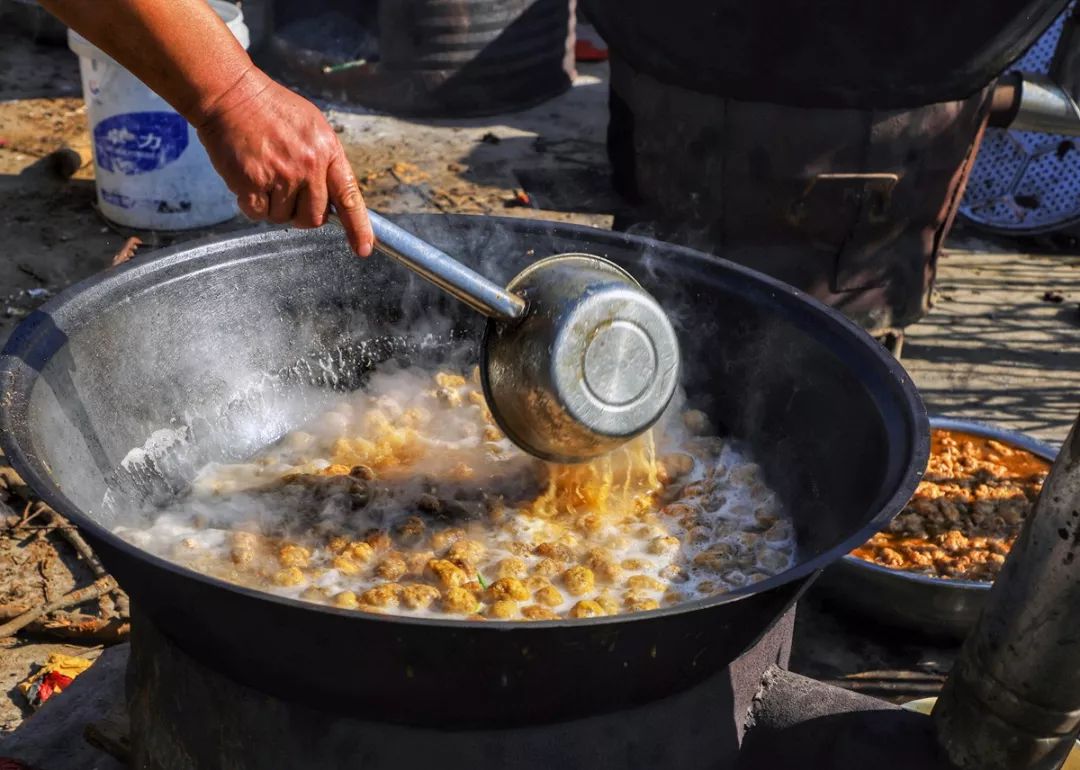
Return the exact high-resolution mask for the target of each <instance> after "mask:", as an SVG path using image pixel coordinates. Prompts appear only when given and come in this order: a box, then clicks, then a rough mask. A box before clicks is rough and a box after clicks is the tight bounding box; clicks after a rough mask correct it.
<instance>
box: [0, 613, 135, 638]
mask: <svg viewBox="0 0 1080 770" xmlns="http://www.w3.org/2000/svg"><path fill="white" fill-rule="evenodd" d="M30 609H31V608H29V607H27V606H26V605H23V604H0V621H4V620H11V619H12V618H17V617H19V616H20V615H22V614H24V613H26V612H29V611H30ZM20 630H21V631H24V632H26V633H30V634H40V635H42V636H50V637H54V638H57V639H70V640H72V641H80V642H100V643H102V644H116V643H117V642H123V641H126V640H127V637H128V632H129V631H130V630H131V624H130V621H129V620H128V618H126V617H123V616H120V617H115V618H101V617H98V616H97V615H88V614H86V613H84V612H76V613H64V614H63V616H61V617H53V618H38V619H37V620H33V621H31V622H30V623H28V624H27V625H26V626H24V627H23V628H21V629H20Z"/></svg>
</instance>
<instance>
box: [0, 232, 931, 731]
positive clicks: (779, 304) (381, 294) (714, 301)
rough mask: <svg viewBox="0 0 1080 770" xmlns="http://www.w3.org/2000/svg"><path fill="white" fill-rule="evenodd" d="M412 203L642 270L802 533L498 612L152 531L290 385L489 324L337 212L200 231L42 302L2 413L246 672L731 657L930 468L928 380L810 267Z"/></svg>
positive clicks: (541, 681) (489, 692) (97, 529)
mask: <svg viewBox="0 0 1080 770" xmlns="http://www.w3.org/2000/svg"><path fill="white" fill-rule="evenodd" d="M401 221H402V223H403V224H404V225H405V226H407V227H411V228H413V229H414V230H415V231H416V232H418V233H419V234H420V235H422V236H424V237H426V238H428V239H429V240H431V241H432V242H434V243H435V244H437V245H438V246H440V247H441V248H443V249H445V250H446V251H448V252H449V253H451V254H455V255H458V256H460V257H461V258H462V259H463V260H464V261H466V262H468V263H471V264H473V265H474V266H478V267H479V268H480V269H481V270H482V271H483V272H484V273H486V274H487V275H490V276H492V277H493V278H495V279H496V280H503V281H505V280H507V279H509V278H510V277H511V276H513V275H514V274H515V273H516V272H517V271H518V270H519V269H520V268H522V267H523V266H525V265H526V264H528V263H529V262H531V261H532V260H534V259H536V258H539V257H542V256H546V255H549V254H554V253H558V252H568V251H588V252H592V253H596V254H599V255H603V256H606V257H609V258H611V259H613V260H615V261H616V262H619V263H621V264H622V265H623V266H624V267H626V268H627V269H628V270H630V272H631V273H633V274H634V275H635V276H637V277H638V278H639V280H641V282H642V283H643V284H644V285H645V286H646V288H647V289H649V290H650V291H651V292H653V294H654V295H655V296H656V297H657V298H658V299H660V301H661V303H662V304H663V305H664V306H665V307H666V308H667V309H668V311H669V312H670V313H671V315H672V320H673V321H674V322H675V325H676V327H677V329H678V331H679V333H680V339H681V344H682V346H683V347H682V350H683V360H684V369H685V372H684V379H683V384H684V385H685V387H686V389H687V390H688V392H689V394H690V397H691V399H692V400H693V402H694V403H695V404H696V405H698V406H700V407H702V408H704V409H706V410H707V411H709V412H710V413H711V415H712V417H713V418H714V420H715V422H716V423H717V424H718V425H720V426H722V428H723V430H724V431H725V432H727V433H729V434H731V435H734V436H736V437H739V438H742V439H745V440H746V441H747V442H749V444H750V445H751V446H752V449H753V452H754V453H755V454H756V456H757V458H758V459H759V460H760V461H761V463H762V464H763V465H764V467H765V469H766V472H767V476H768V479H769V480H770V482H771V484H772V485H773V486H774V487H775V488H776V489H777V490H778V491H779V492H780V494H781V496H782V497H783V499H784V500H785V502H786V504H787V505H788V506H789V507H790V509H791V511H792V512H793V514H794V518H795V521H796V530H797V536H798V543H799V549H800V553H801V558H800V560H799V563H798V566H796V567H795V568H793V569H791V570H789V571H787V572H785V573H783V574H782V575H780V576H778V577H775V578H773V579H770V580H767V581H764V582H762V583H759V584H757V585H754V586H752V587H749V588H746V589H744V590H740V591H736V592H734V593H731V594H728V595H726V596H723V597H717V598H712V599H707V600H703V601H698V602H694V603H689V604H685V605H682V606H679V607H676V608H671V609H664V610H659V611H655V612H650V613H645V614H636V615H630V616H622V617H613V618H600V619H593V620H579V621H573V622H563V621H551V622H541V623H502V622H447V621H442V620H428V619H405V618H390V617H382V616H372V615H366V614H361V613H357V612H350V611H345V610H338V609H334V608H330V607H324V606H316V605H314V604H308V603H303V602H299V601H290V600H286V599H281V598H276V597H273V596H270V595H266V594H263V593H259V592H256V591H251V590H246V589H243V588H239V587H236V586H233V585H229V584H226V583H224V582H221V581H219V580H215V579H212V578H208V577H204V576H202V575H199V574H195V573H193V572H190V571H188V570H185V569H182V568H180V567H177V566H174V565H172V564H170V563H168V562H166V561H164V560H162V559H159V558H156V557H153V556H150V555H148V554H147V553H145V552H142V551H140V550H139V549H137V548H135V547H133V546H132V545H129V544H127V543H126V542H123V541H121V540H120V539H118V538H117V537H115V536H113V535H112V534H110V526H111V525H112V524H114V523H115V522H116V521H117V517H118V516H121V515H123V513H124V512H125V511H130V510H132V509H133V508H134V507H136V506H142V505H145V504H147V503H153V502H155V501H158V500H162V499H167V498H169V497H170V496H172V495H174V494H176V493H177V492H180V491H182V490H183V487H184V484H185V483H186V481H187V480H188V479H190V478H191V475H192V473H193V471H194V469H196V468H197V467H199V466H200V465H201V464H203V463H205V462H207V461H208V460H215V459H216V460H235V459H239V458H242V457H244V456H246V455H248V454H250V453H252V452H253V451H254V450H256V449H258V448H260V447H261V446H263V445H265V444H266V443H267V442H270V441H272V440H274V439H275V438H277V437H278V436H280V435H281V434H282V433H284V432H285V431H287V430H288V429H290V428H291V427H294V426H296V425H297V424H298V423H300V422H302V421H303V420H304V419H305V417H307V416H308V414H307V412H308V411H309V407H305V405H304V404H303V403H300V406H299V407H297V406H296V403H297V400H296V399H295V398H293V399H289V400H288V401H285V400H284V399H283V396H285V395H288V394H290V393H294V392H296V391H298V390H299V389H301V387H302V386H304V385H305V384H312V383H314V384H316V385H318V386H320V387H321V388H337V389H349V388H355V387H358V386H359V385H360V384H361V382H362V378H363V374H364V372H365V371H366V370H368V369H370V367H371V366H372V365H373V364H375V363H376V362H378V361H380V360H382V359H386V358H390V357H396V358H406V359H410V360H412V361H419V362H423V361H424V360H431V361H437V360H439V359H440V358H442V357H443V356H444V355H446V354H447V352H448V351H449V350H451V349H452V348H455V347H457V348H460V347H461V340H463V339H464V340H476V339H478V338H479V335H480V332H481V330H482V326H483V324H482V322H483V319H482V318H481V317H480V316H478V315H477V314H475V313H473V312H472V311H470V310H468V309H466V308H465V307H464V306H461V305H459V304H457V303H455V302H454V301H453V300H450V299H448V298H446V297H444V296H443V295H442V294H440V293H439V292H438V291H437V290H435V289H433V288H431V287H429V286H428V285H427V284H424V283H422V282H421V281H420V280H419V279H416V278H413V277H411V276H410V275H409V274H407V273H406V271H404V270H402V269H401V268H400V267H398V266H397V265H395V264H393V263H391V262H389V261H388V260H385V259H380V258H372V259H370V260H367V261H362V260H358V259H355V258H353V257H352V256H350V255H349V254H348V253H347V252H346V250H345V248H344V246H343V241H342V240H341V237H340V232H335V231H333V230H330V229H325V228H324V229H323V230H322V231H318V232H297V231H274V232H260V233H257V234H251V235H242V236H239V237H234V238H229V239H226V240H217V241H214V242H202V243H200V244H197V245H188V246H184V247H182V248H176V249H172V250H169V251H167V252H162V254H161V256H158V257H156V258H154V259H151V260H148V261H145V262H136V263H134V264H129V265H125V266H123V267H120V268H117V269H113V270H110V271H107V272H105V273H103V274H101V275H98V276H96V277H94V278H92V279H90V280H88V281H85V282H83V283H82V284H79V285H78V286H76V287H74V288H72V289H71V290H69V291H67V292H65V293H63V294H62V295H60V296H58V297H57V298H55V299H54V300H52V301H51V302H49V303H48V304H46V305H44V306H43V307H42V308H41V309H40V310H39V311H38V312H36V313H34V314H33V315H32V316H30V317H28V318H27V319H26V320H25V321H24V322H23V324H22V325H21V326H20V327H19V329H18V330H17V332H16V333H15V335H14V336H13V337H12V338H11V340H10V342H9V344H8V345H7V347H6V348H5V350H4V353H3V357H2V358H0V388H2V391H0V392H2V398H0V407H2V409H0V429H2V432H3V442H4V449H5V451H6V452H7V453H8V455H9V457H10V459H11V462H12V463H13V464H14V465H15V467H16V468H17V469H18V470H19V471H20V472H21V473H22V474H23V475H24V478H25V479H26V481H27V482H28V483H29V484H30V485H31V486H32V487H33V488H34V489H35V490H36V491H37V492H39V493H40V494H41V495H42V497H43V498H44V499H45V500H47V501H48V502H49V503H50V504H51V505H52V506H54V507H55V508H56V509H57V510H59V511H60V512H61V513H63V514H64V515H66V516H68V517H70V518H71V519H72V520H73V521H74V522H75V523H76V524H77V525H78V526H79V527H80V528H81V530H82V531H83V533H84V534H85V535H86V537H87V538H88V539H89V540H90V541H91V542H92V543H93V545H94V547H95V548H96V549H97V550H98V552H99V553H100V555H101V558H102V560H103V561H104V563H105V565H106V566H107V567H108V569H109V570H110V571H111V572H112V573H113V574H114V575H115V576H116V578H117V579H118V580H119V581H120V584H121V585H122V586H123V587H124V588H125V589H126V590H127V591H128V592H129V593H130V594H131V596H132V598H133V600H134V601H135V602H136V603H137V604H138V605H139V607H140V608H141V610H142V611H143V612H146V613H148V614H149V615H150V616H151V617H152V618H153V619H154V621H155V622H156V623H157V625H158V626H159V628H162V629H163V630H164V631H165V632H166V633H167V634H169V635H170V636H171V637H172V638H173V640H174V641H175V643H176V644H178V645H180V646H181V647H182V649H184V650H185V651H187V652H188V653H189V654H191V655H192V656H194V657H196V658H197V659H199V660H201V661H202V662H204V663H205V664H207V665H209V666H211V667H213V668H215V669H217V670H219V671H221V672H223V673H226V674H227V675H228V676H230V677H232V678H234V679H235V680H238V681H240V682H242V683H245V684H249V685H251V686H253V687H255V688H259V689H261V690H262V691H265V692H269V693H271V694H274V695H277V696H279V697H284V698H288V699H290V700H303V701H307V702H313V703H317V704H323V705H324V706H328V707H330V708H332V709H333V710H335V711H337V712H352V713H355V714H359V715H363V716H367V717H370V718H376V719H383V720H388V721H404V722H413V723H421V724H435V725H441V726H446V727H454V726H466V725H476V724H484V725H487V726H492V725H499V724H520V723H524V722H538V721H550V720H559V719H563V718H569V717H571V716H578V715H582V714H587V713H595V712H601V711H605V710H612V709H617V708H620V707H623V706H628V705H631V704H637V703H640V702H643V701H646V700H650V699H655V698H659V697H662V696H664V695H667V694H670V693H672V692H675V691H677V690H678V689H680V688H684V687H687V686H689V685H691V684H693V683H696V682H698V681H700V680H702V679H704V678H705V677H707V676H709V675H712V674H715V673H716V672H717V671H719V670H722V669H724V668H725V667H726V666H727V665H728V663H729V662H730V661H732V660H733V659H734V658H735V657H737V656H739V655H740V654H741V653H742V652H743V650H745V649H746V648H747V647H748V646H749V645H750V644H752V643H753V642H754V641H755V640H756V639H758V638H759V637H760V636H761V635H762V634H763V633H764V632H765V631H766V630H767V629H768V628H769V627H770V625H771V624H772V623H773V622H774V620H775V619H776V618H777V617H778V616H779V615H780V614H781V612H782V611H783V610H784V609H785V608H787V607H788V606H789V605H790V604H791V602H792V601H794V600H795V598H796V597H797V596H798V594H799V593H800V592H801V591H802V590H803V589H804V588H805V587H806V585H807V584H808V580H809V578H811V577H812V576H814V575H815V574H816V573H817V572H818V571H819V570H821V569H822V568H823V567H825V566H826V565H827V564H829V563H830V562H832V561H834V560H836V559H837V558H839V557H840V556H842V555H843V554H844V553H846V552H847V551H848V550H849V549H850V548H852V547H854V546H856V545H857V544H859V543H861V542H863V540H865V539H866V538H867V537H868V536H869V535H870V534H871V533H872V532H874V531H876V530H878V529H879V528H880V527H881V526H882V525H883V524H884V523H885V522H886V521H887V520H888V519H889V518H890V517H891V516H892V515H893V514H894V513H896V511H898V510H899V509H900V508H901V506H902V505H903V504H904V503H905V502H906V501H907V500H908V498H909V496H910V493H911V492H912V490H913V489H914V487H915V485H916V482H917V480H918V478H919V475H920V472H921V469H922V468H923V467H924V465H925V460H926V457H927V453H928V439H927V436H928V430H927V425H926V418H925V415H924V412H923V407H922V404H921V402H920V400H919V397H918V395H917V394H916V391H915V388H914V387H913V386H912V384H911V382H910V380H909V379H908V378H907V377H906V375H905V374H904V372H903V370H902V369H901V368H900V366H898V365H897V364H896V362H895V361H893V360H892V359H891V358H890V357H889V356H888V355H887V354H886V353H885V352H884V351H883V350H882V349H881V348H880V347H879V346H878V345H877V344H876V343H875V342H874V341H873V340H872V339H870V338H869V337H868V336H866V335H865V334H863V333H862V332H861V331H860V330H858V329H857V328H856V327H855V326H854V325H853V324H851V323H849V322H848V321H846V320H845V319H844V318H843V317H842V316H840V315H839V314H838V313H836V312H834V311H832V310H830V309H828V308H826V307H824V306H822V305H820V304H818V303H817V302H814V301H812V300H810V299H808V298H806V297H805V296H804V295H802V294H801V293H799V292H797V291H796V290H794V289H792V288H790V287H788V286H786V285H784V284H781V283H779V282H776V281H774V280H772V279H770V278H767V277H765V276H763V275H760V274H758V273H755V272H752V271H750V270H747V269H745V268H742V267H739V266H736V265H733V264H730V263H727V262H724V261H722V260H718V259H716V258H713V257H710V256H707V255H705V254H702V253H699V252H695V251H690V250H687V249H681V248H676V247H673V246H669V245H666V244H663V243H659V242H656V241H651V240H647V239H642V238H633V237H629V236H625V235H620V234H617V233H611V232H604V231H599V230H593V229H587V228H581V227H571V226H562V225H552V224H550V223H543V222H535V221H525V220H500V219H490V218H472V217H443V216H439V217H410V218H407V219H405V220H401ZM469 349H472V346H469ZM308 390H310V388H308ZM310 408H313V407H310ZM133 449H139V451H137V452H135V453H133V454H130V455H129V453H131V452H132V450H133ZM125 458H126V459H125Z"/></svg>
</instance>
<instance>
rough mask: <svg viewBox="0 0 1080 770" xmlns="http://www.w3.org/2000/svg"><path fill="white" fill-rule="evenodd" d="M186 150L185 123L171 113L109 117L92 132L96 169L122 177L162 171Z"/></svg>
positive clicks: (145, 113) (143, 113) (186, 125)
mask: <svg viewBox="0 0 1080 770" xmlns="http://www.w3.org/2000/svg"><path fill="white" fill-rule="evenodd" d="M187 146H188V124H187V121H186V120H184V119H183V118H182V117H180V116H179V115H177V114H176V113H175V112H129V113H127V114H126V115H113V116H112V117H111V118H106V119H105V120H103V121H101V122H100V123H98V124H97V126H96V127H95V128H94V150H95V153H96V156H97V163H98V165H99V166H101V168H103V169H104V170H105V171H112V172H115V173H117V174H124V175H125V176H132V175H134V174H145V173H147V172H150V171H157V170H158V169H161V168H164V167H165V166H167V165H169V164H170V163H172V162H173V161H174V160H176V159H177V158H179V157H180V155H181V154H183V152H184V150H185V149H187Z"/></svg>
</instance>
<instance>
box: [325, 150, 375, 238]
mask: <svg viewBox="0 0 1080 770" xmlns="http://www.w3.org/2000/svg"><path fill="white" fill-rule="evenodd" d="M326 186H327V192H328V194H329V196H330V202H331V203H333V204H334V205H335V206H336V207H337V213H338V217H339V218H340V219H341V224H342V225H344V227H345V233H346V235H347V236H348V238H349V245H351V246H352V249H353V251H355V252H356V253H357V254H359V255H360V256H361V257H367V256H370V255H371V249H372V247H373V246H374V245H375V235H374V234H373V233H372V231H371V222H370V221H369V220H368V215H367V206H365V205H364V196H363V195H361V194H360V185H358V184H357V183H356V176H355V175H354V174H353V172H352V168H350V166H349V161H348V160H346V158H345V154H344V153H338V154H337V155H336V156H335V157H334V159H333V160H332V161H330V167H329V168H327V170H326Z"/></svg>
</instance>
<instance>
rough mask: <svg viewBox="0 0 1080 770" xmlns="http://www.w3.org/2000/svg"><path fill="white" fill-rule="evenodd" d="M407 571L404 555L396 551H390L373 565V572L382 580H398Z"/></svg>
mask: <svg viewBox="0 0 1080 770" xmlns="http://www.w3.org/2000/svg"><path fill="white" fill-rule="evenodd" d="M408 571H409V566H408V564H406V563H405V557H404V556H403V555H402V554H400V553H399V552H397V551H391V552H390V553H388V554H387V555H386V556H384V557H383V558H382V560H381V561H380V562H379V563H378V564H376V565H375V574H376V575H378V576H379V577H381V578H382V579H383V580H398V579H400V578H401V577H403V576H404V575H405V573H406V572H408Z"/></svg>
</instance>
